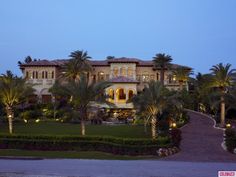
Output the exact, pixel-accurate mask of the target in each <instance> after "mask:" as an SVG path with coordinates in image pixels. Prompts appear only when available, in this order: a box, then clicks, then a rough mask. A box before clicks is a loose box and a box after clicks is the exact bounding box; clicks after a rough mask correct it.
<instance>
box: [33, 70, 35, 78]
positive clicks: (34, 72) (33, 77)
mask: <svg viewBox="0 0 236 177" xmlns="http://www.w3.org/2000/svg"><path fill="white" fill-rule="evenodd" d="M34 78H35V72H34V71H33V79H34Z"/></svg>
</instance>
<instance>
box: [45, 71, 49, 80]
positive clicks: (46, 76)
mask: <svg viewBox="0 0 236 177" xmlns="http://www.w3.org/2000/svg"><path fill="white" fill-rule="evenodd" d="M47 78H48V72H47V71H45V79H47Z"/></svg>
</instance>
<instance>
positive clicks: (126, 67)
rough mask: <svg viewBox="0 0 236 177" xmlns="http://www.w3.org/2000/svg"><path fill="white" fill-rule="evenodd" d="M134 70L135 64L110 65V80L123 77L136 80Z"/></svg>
mask: <svg viewBox="0 0 236 177" xmlns="http://www.w3.org/2000/svg"><path fill="white" fill-rule="evenodd" d="M136 68H137V67H136V64H135V63H111V65H110V68H109V69H110V78H114V77H117V76H125V77H128V78H132V79H134V80H136ZM116 71H117V73H116Z"/></svg>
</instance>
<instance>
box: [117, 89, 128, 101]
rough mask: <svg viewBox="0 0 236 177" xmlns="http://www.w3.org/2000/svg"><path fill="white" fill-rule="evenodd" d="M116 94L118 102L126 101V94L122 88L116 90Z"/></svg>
mask: <svg viewBox="0 0 236 177" xmlns="http://www.w3.org/2000/svg"><path fill="white" fill-rule="evenodd" d="M116 94H117V97H118V100H125V99H126V94H125V91H124V89H123V88H120V89H117V90H116Z"/></svg>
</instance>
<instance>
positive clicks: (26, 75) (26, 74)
mask: <svg viewBox="0 0 236 177" xmlns="http://www.w3.org/2000/svg"><path fill="white" fill-rule="evenodd" d="M25 78H26V79H28V78H29V71H26V73H25Z"/></svg>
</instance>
